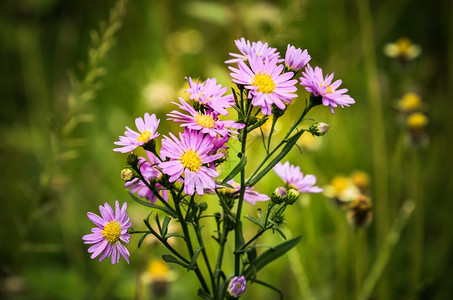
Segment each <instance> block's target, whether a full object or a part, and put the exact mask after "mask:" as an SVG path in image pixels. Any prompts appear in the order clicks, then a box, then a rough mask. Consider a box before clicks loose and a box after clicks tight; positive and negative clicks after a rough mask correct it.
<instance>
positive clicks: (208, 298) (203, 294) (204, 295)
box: [198, 289, 212, 300]
mask: <svg viewBox="0 0 453 300" xmlns="http://www.w3.org/2000/svg"><path fill="white" fill-rule="evenodd" d="M198 296H200V298H202V299H205V300H212V296H211V295H209V294H208V293H206V292H205V291H203V290H202V289H198Z"/></svg>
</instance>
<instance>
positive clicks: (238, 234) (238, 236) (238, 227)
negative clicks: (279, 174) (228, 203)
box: [234, 93, 251, 276]
mask: <svg viewBox="0 0 453 300" xmlns="http://www.w3.org/2000/svg"><path fill="white" fill-rule="evenodd" d="M243 98H244V94H243V93H241V100H242V99H243ZM245 103H246V105H245V109H244V110H245V111H247V112H248V111H249V106H251V103H250V101H248V100H247V98H245ZM248 121H249V114H246V115H245V127H244V128H243V129H242V139H241V141H242V143H241V153H242V155H244V156H245V150H246V146H247V124H248ZM240 184H241V188H240V190H239V200H238V207H237V211H236V223H235V229H234V233H235V235H234V237H235V238H234V249H235V256H234V274H235V275H236V276H239V275H240V274H239V271H240V260H241V253H237V252H236V251H237V250H238V249H239V248H240V247H241V246H242V243H243V239H244V238H243V236H242V223H241V213H242V204H243V202H244V194H245V168H243V169H242V170H241V182H240Z"/></svg>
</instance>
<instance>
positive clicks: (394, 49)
mask: <svg viewBox="0 0 453 300" xmlns="http://www.w3.org/2000/svg"><path fill="white" fill-rule="evenodd" d="M421 52H422V49H421V47H420V46H418V45H415V44H413V43H412V41H411V40H410V39H408V38H405V37H402V38H399V39H398V40H397V41H396V42H395V43H389V44H386V45H385V46H384V53H385V54H386V55H387V56H389V57H392V58H399V59H403V60H412V59H414V58H416V57H417V56H419V55H420V53H421Z"/></svg>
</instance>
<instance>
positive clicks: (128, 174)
mask: <svg viewBox="0 0 453 300" xmlns="http://www.w3.org/2000/svg"><path fill="white" fill-rule="evenodd" d="M136 176H137V174H136V173H135V171H134V170H133V169H132V168H125V169H123V170H122V171H121V179H123V180H124V181H131V180H132V179H134V178H135V177H136Z"/></svg>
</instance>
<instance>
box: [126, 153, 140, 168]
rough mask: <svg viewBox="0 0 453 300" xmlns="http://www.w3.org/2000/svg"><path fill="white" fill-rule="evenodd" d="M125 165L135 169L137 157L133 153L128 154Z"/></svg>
mask: <svg viewBox="0 0 453 300" xmlns="http://www.w3.org/2000/svg"><path fill="white" fill-rule="evenodd" d="M127 164H128V165H130V166H131V167H132V168H133V169H135V168H136V167H137V164H138V157H137V155H135V154H134V153H131V154H129V156H128V157H127Z"/></svg>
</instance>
